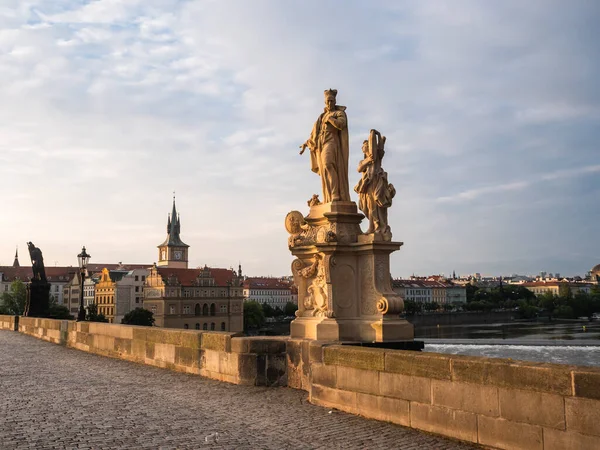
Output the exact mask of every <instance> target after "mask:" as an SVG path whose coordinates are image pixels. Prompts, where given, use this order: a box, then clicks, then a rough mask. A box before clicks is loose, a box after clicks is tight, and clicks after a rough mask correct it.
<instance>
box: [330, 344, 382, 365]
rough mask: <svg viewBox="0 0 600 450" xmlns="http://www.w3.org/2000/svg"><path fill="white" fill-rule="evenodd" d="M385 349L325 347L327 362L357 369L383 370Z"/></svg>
mask: <svg viewBox="0 0 600 450" xmlns="http://www.w3.org/2000/svg"><path fill="white" fill-rule="evenodd" d="M384 356H385V350H383V349H380V348H367V347H354V346H350V345H348V346H346V345H344V346H341V345H332V346H330V347H324V348H323V361H324V362H325V364H334V365H336V366H346V367H354V368H355V369H366V370H383V369H384Z"/></svg>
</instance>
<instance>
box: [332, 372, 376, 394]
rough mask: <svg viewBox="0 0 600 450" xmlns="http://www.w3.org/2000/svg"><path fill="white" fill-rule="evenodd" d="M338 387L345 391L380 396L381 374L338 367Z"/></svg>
mask: <svg viewBox="0 0 600 450" xmlns="http://www.w3.org/2000/svg"><path fill="white" fill-rule="evenodd" d="M337 387H338V389H342V390H344V391H353V392H362V393H365V394H374V395H378V394H379V372H378V371H376V370H364V369H355V368H353V367H345V366H337Z"/></svg>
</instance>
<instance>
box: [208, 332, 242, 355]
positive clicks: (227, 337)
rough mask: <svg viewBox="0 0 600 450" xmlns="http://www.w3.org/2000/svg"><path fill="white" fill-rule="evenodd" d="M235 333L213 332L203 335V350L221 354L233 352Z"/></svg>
mask: <svg viewBox="0 0 600 450" xmlns="http://www.w3.org/2000/svg"><path fill="white" fill-rule="evenodd" d="M234 334H235V333H227V332H219V331H211V332H205V333H202V348H203V349H205V350H216V351H219V352H230V351H231V337H232V336H233V335H234Z"/></svg>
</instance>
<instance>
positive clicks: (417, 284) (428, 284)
mask: <svg viewBox="0 0 600 450" xmlns="http://www.w3.org/2000/svg"><path fill="white" fill-rule="evenodd" d="M392 285H393V286H394V287H405V288H448V287H455V286H456V285H455V284H453V283H450V282H442V281H433V280H393V281H392Z"/></svg>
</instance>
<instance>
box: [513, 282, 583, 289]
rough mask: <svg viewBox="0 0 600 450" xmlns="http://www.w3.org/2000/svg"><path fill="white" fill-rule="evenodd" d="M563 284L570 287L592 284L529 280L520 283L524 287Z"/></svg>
mask: <svg viewBox="0 0 600 450" xmlns="http://www.w3.org/2000/svg"><path fill="white" fill-rule="evenodd" d="M563 284H568V285H569V286H570V287H572V288H573V287H586V286H591V284H589V283H568V282H566V281H528V282H526V283H522V284H519V286H524V287H557V286H561V285H563Z"/></svg>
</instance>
